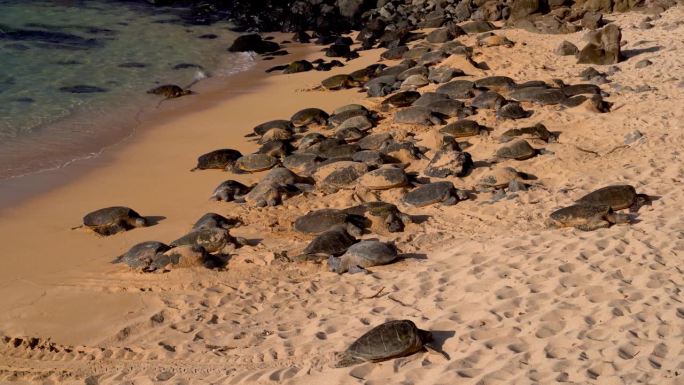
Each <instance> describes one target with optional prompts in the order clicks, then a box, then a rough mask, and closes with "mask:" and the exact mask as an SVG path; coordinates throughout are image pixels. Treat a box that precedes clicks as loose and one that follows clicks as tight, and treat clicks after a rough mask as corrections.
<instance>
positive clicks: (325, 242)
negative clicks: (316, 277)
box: [297, 226, 358, 261]
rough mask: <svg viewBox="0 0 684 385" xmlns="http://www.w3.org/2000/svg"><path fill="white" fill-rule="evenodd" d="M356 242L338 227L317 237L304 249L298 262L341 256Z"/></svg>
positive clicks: (342, 228)
mask: <svg viewBox="0 0 684 385" xmlns="http://www.w3.org/2000/svg"><path fill="white" fill-rule="evenodd" d="M356 242H358V240H357V239H356V238H354V236H352V235H351V234H349V233H348V232H347V230H346V229H345V228H344V227H341V226H338V227H334V228H332V229H330V230H327V231H324V232H322V233H321V234H319V235H317V236H316V237H315V238H314V239H312V240H311V242H310V243H309V244H308V245H307V246H306V248H304V251H303V252H302V255H300V256H299V257H297V259H299V260H313V261H323V260H325V259H326V258H328V257H330V256H331V255H342V254H344V253H345V252H346V251H347V249H349V247H350V246H351V245H353V244H355V243H356Z"/></svg>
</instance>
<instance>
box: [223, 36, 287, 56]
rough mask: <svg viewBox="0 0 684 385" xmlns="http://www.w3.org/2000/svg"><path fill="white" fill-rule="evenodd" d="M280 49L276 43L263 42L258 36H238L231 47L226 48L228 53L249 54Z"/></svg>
mask: <svg viewBox="0 0 684 385" xmlns="http://www.w3.org/2000/svg"><path fill="white" fill-rule="evenodd" d="M279 49H280V45H278V43H275V42H272V41H265V40H263V39H262V38H261V36H259V35H258V34H249V35H242V36H238V37H237V39H235V41H234V42H233V45H231V46H230V48H228V51H230V52H249V51H254V52H256V53H259V54H263V53H267V52H274V51H277V50H279Z"/></svg>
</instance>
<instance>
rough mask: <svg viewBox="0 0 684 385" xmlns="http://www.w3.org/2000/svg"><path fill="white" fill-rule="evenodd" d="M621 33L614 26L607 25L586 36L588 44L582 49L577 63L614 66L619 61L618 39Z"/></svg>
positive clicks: (620, 56)
mask: <svg viewBox="0 0 684 385" xmlns="http://www.w3.org/2000/svg"><path fill="white" fill-rule="evenodd" d="M621 37H622V33H621V32H620V28H619V27H618V26H616V25H615V24H609V25H607V26H605V27H603V28H602V29H600V30H597V31H591V32H589V33H588V34H587V40H588V41H589V43H588V44H587V45H586V46H585V47H584V48H582V50H581V51H580V53H579V56H578V63H582V64H600V65H607V64H614V63H617V62H619V61H620V59H621V58H622V55H621V53H620V39H621Z"/></svg>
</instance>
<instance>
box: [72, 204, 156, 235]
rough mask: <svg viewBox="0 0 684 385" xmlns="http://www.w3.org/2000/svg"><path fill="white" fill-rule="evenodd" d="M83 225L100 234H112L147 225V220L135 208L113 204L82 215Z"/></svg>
mask: <svg viewBox="0 0 684 385" xmlns="http://www.w3.org/2000/svg"><path fill="white" fill-rule="evenodd" d="M83 225H84V226H85V227H87V228H89V229H91V230H93V231H94V232H96V233H98V234H100V235H104V236H107V235H113V234H116V233H119V232H121V231H127V230H130V229H134V228H136V227H144V226H147V225H148V223H147V220H146V219H145V218H143V217H142V216H140V214H138V213H137V212H135V210H133V209H131V208H128V207H123V206H114V207H106V208H103V209H99V210H95V211H93V212H91V213H88V214H86V216H84V217H83Z"/></svg>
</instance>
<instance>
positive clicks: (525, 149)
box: [496, 139, 538, 160]
mask: <svg viewBox="0 0 684 385" xmlns="http://www.w3.org/2000/svg"><path fill="white" fill-rule="evenodd" d="M537 153H538V151H537V150H535V149H534V148H532V146H530V144H529V143H527V141H526V140H524V139H516V140H514V141H512V142H510V143H509V144H507V145H504V146H503V147H501V148H499V149H498V150H497V151H496V157H497V158H501V159H515V160H525V159H529V158H532V157H533V156H535V155H537Z"/></svg>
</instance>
